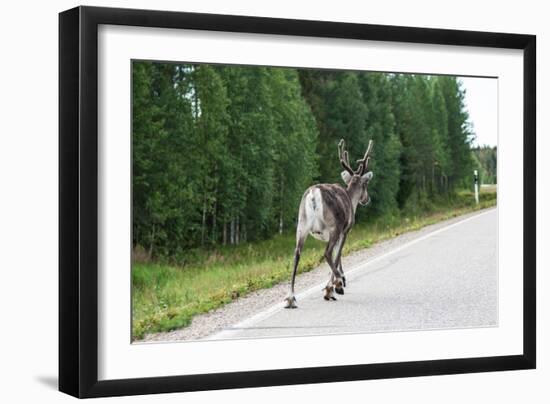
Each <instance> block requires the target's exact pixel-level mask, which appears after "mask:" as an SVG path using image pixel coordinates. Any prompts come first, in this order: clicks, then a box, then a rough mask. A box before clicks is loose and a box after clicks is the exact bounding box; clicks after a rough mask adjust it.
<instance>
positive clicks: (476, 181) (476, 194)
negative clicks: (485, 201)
mask: <svg viewBox="0 0 550 404" xmlns="http://www.w3.org/2000/svg"><path fill="white" fill-rule="evenodd" d="M478 182H479V181H478V176H477V170H474V193H475V197H476V205H479V184H478Z"/></svg>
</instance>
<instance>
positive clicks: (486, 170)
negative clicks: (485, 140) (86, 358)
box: [472, 146, 497, 184]
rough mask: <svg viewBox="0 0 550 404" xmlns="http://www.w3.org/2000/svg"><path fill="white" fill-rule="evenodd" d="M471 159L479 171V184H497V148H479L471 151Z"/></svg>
mask: <svg viewBox="0 0 550 404" xmlns="http://www.w3.org/2000/svg"><path fill="white" fill-rule="evenodd" d="M472 158H473V160H474V163H475V166H476V168H477V170H478V171H479V183H480V184H496V183H497V148H496V146H495V147H491V146H481V147H475V148H473V149H472Z"/></svg>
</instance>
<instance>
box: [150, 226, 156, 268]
mask: <svg viewBox="0 0 550 404" xmlns="http://www.w3.org/2000/svg"><path fill="white" fill-rule="evenodd" d="M154 244H155V224H154V223H153V226H152V229H151V242H150V244H149V259H151V258H152V257H153V245H154Z"/></svg>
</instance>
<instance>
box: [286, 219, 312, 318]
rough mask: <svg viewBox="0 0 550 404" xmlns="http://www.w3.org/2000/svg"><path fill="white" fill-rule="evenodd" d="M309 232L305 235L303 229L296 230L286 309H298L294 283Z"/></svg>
mask: <svg viewBox="0 0 550 404" xmlns="http://www.w3.org/2000/svg"><path fill="white" fill-rule="evenodd" d="M306 237H307V233H305V235H304V234H303V232H301V231H299V230H298V231H297V232H296V249H295V250H294V266H293V269H292V279H291V281H290V291H289V293H288V295H287V297H286V298H285V309H296V308H297V307H298V306H297V305H296V297H295V296H294V283H295V281H296V271H297V270H298V263H299V262H300V255H301V254H302V248H303V246H304V242H305V240H306Z"/></svg>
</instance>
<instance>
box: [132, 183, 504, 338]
mask: <svg viewBox="0 0 550 404" xmlns="http://www.w3.org/2000/svg"><path fill="white" fill-rule="evenodd" d="M473 199H474V198H473V195H472V193H471V192H462V193H459V194H458V196H457V198H455V199H453V200H452V201H446V202H441V203H439V204H437V205H432V206H431V207H430V212H429V213H426V214H423V215H416V216H415V215H412V214H411V215H402V216H401V217H399V218H396V217H394V218H381V219H378V220H375V221H371V222H369V223H357V224H356V225H355V226H354V228H353V229H352V231H351V232H350V235H349V237H348V240H347V242H346V245H345V247H344V255H346V254H349V253H350V252H353V251H357V250H361V249H363V248H367V247H370V246H371V245H373V244H374V243H377V242H379V241H382V240H385V239H389V238H392V237H395V236H397V235H399V234H402V233H405V232H408V231H412V230H418V229H420V228H422V227H424V226H427V225H430V224H433V223H437V222H439V221H441V220H445V219H448V218H451V217H455V216H459V215H462V214H464V213H467V212H471V211H474V210H479V209H483V208H487V207H490V206H493V205H495V204H496V193H482V194H481V195H480V204H479V205H478V206H475V204H474V203H473ZM294 243H295V236H294V234H284V235H279V236H276V237H274V238H272V239H270V240H265V241H260V242H255V243H247V244H244V245H240V246H227V247H219V248H217V249H216V250H211V251H201V250H196V251H193V252H192V254H190V257H191V258H188V260H187V261H186V264H185V266H178V265H174V264H163V263H151V262H149V263H140V262H134V263H133V267H132V311H133V313H132V339H133V340H137V339H141V338H143V336H144V335H145V334H146V333H153V332H159V331H169V330H173V329H176V328H181V327H185V326H187V325H188V324H189V323H190V322H191V319H192V318H193V316H195V315H197V314H200V313H205V312H208V311H210V310H213V309H216V308H218V307H220V306H222V305H224V304H226V303H229V302H231V301H232V300H234V299H237V298H238V297H239V296H244V295H246V294H247V293H250V292H252V291H254V290H258V289H263V288H269V287H272V286H273V285H275V284H277V283H279V282H283V281H288V280H289V279H290V271H291V263H292V259H293V252H294ZM324 247H325V244H324V243H322V242H319V241H317V240H315V239H313V238H312V237H308V239H307V241H306V244H305V247H304V250H303V253H302V257H301V260H300V267H299V271H298V272H299V273H301V272H306V271H309V270H311V269H313V268H315V267H316V266H317V265H319V264H320V263H321V262H322V255H323V251H324Z"/></svg>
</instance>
